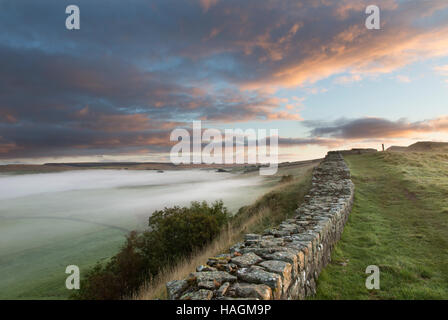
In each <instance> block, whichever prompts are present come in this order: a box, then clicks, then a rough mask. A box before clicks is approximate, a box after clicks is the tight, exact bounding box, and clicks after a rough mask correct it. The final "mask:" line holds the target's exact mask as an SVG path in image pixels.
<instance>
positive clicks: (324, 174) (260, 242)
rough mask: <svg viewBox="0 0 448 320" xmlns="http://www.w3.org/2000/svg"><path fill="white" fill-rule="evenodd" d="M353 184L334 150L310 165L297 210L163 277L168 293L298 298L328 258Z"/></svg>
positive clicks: (176, 296)
mask: <svg viewBox="0 0 448 320" xmlns="http://www.w3.org/2000/svg"><path fill="white" fill-rule="evenodd" d="M353 194H354V185H353V183H352V181H351V179H350V171H349V169H348V167H347V165H346V164H345V162H344V159H343V157H342V155H341V153H339V152H329V153H328V154H327V156H326V157H325V159H324V160H323V161H322V162H321V163H320V165H319V166H318V167H316V168H315V169H314V172H313V177H312V186H311V190H310V192H309V194H308V195H306V196H305V200H304V202H303V203H302V204H301V205H300V207H299V208H298V209H297V211H296V213H297V215H296V216H295V217H294V218H292V219H287V220H285V221H284V222H283V223H281V224H280V225H279V226H278V227H277V228H275V229H269V230H266V231H265V232H264V234H263V235H259V234H246V235H245V239H244V242H241V243H237V244H235V245H234V246H233V247H232V248H231V249H230V252H229V253H225V254H221V255H218V256H216V257H213V258H210V259H209V260H208V262H207V265H202V266H199V267H198V268H197V270H196V272H194V273H191V274H190V276H189V277H188V278H187V279H184V280H175V281H171V282H168V283H167V285H166V286H167V291H168V295H169V298H170V299H182V300H209V299H225V300H227V299H245V298H247V299H262V300H270V299H304V298H305V297H306V296H309V295H313V294H314V293H315V292H316V280H317V277H318V275H319V274H320V272H321V271H322V268H323V267H325V265H327V264H328V262H329V261H330V255H331V251H332V249H333V247H334V245H335V243H336V242H337V241H338V240H339V239H340V237H341V234H342V231H343V228H344V225H345V223H346V221H347V219H348V216H349V214H350V211H351V207H352V203H353Z"/></svg>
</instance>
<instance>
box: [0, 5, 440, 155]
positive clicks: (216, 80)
mask: <svg viewBox="0 0 448 320" xmlns="http://www.w3.org/2000/svg"><path fill="white" fill-rule="evenodd" d="M68 4H77V5H79V7H80V9H81V29H80V30H79V31H68V30H66V29H65V18H66V14H65V7H66V5H68ZM368 4H370V2H369V1H367V0H358V1H354V0H353V1H352V0H341V1H325V0H309V1H308V0H307V1H297V0H266V1H259V0H246V1H240V0H226V1H218V0H186V1H180V0H177V1H176V0H153V1H146V0H129V1H126V2H123V1H111V0H95V1H91V0H77V1H72V2H70V3H67V2H65V1H53V0H40V1H34V0H21V1H2V2H0V30H2V33H0V137H1V139H0V155H1V156H3V157H10V158H14V157H19V156H38V155H42V156H43V155H45V154H46V153H52V154H55V155H57V154H58V152H59V153H60V154H67V153H72V154H78V153H83V152H89V153H92V154H93V153H94V152H95V150H97V151H98V152H99V153H103V152H120V151H123V150H125V149H126V148H133V147H140V146H144V145H145V143H146V144H147V145H153V146H154V148H157V146H158V145H163V144H164V143H162V142H161V140H160V139H162V138H161V136H165V137H166V133H167V132H169V130H170V129H171V128H173V127H175V126H178V125H183V124H185V123H186V122H190V121H191V120H195V119H203V120H209V121H214V122H240V121H249V120H255V121H266V120H298V119H300V116H299V115H298V114H295V113H290V112H287V111H285V110H284V109H282V107H281V106H282V103H281V101H280V100H279V99H278V98H276V97H275V95H274V93H273V92H275V89H278V88H282V87H290V86H297V85H302V84H304V83H307V82H314V81H317V80H319V79H322V78H325V77H328V76H330V75H334V74H337V73H340V72H356V73H362V72H367V73H369V72H377V73H381V72H389V71H392V70H395V69H396V68H398V67H401V66H403V65H405V64H406V63H409V62H412V61H415V60H416V59H417V58H422V57H431V56H433V55H443V54H446V53H448V40H446V39H448V28H447V27H446V25H444V21H446V19H445V18H446V10H443V9H445V8H446V7H447V6H448V3H447V2H446V1H445V0H433V1H430V2H427V1H416V0H415V1H395V0H378V1H377V4H378V5H379V6H380V7H381V9H382V12H383V24H384V25H387V28H385V29H384V30H382V32H381V33H376V34H375V36H373V34H372V33H369V32H368V31H367V30H366V29H365V28H364V27H363V26H364V18H365V15H364V9H365V7H366V6H367V5H368ZM431 15H433V19H431V21H434V22H428V21H427V20H425V19H423V20H422V19H420V18H421V17H427V16H431ZM421 20H422V21H421ZM273 88H274V89H273ZM377 124H378V125H381V126H382V128H383V130H386V131H387V130H392V129H388V128H389V127H388V125H390V126H398V125H400V123H392V124H387V123H377ZM354 125H355V124H353V126H354ZM315 130H316V132H314V134H324V135H329V136H331V135H334V136H338V135H342V136H343V135H344V134H348V135H350V134H356V131H357V129H356V128H353V129H350V128H345V129H340V130H342V131H340V132H336V131H335V132H332V131H331V130H332V129H331V128H322V132H318V131H317V128H315ZM325 130H327V131H325ZM350 130H353V131H350ZM374 130H375V129H373V125H372V132H371V133H370V134H372V135H374V134H376V133H377V132H376V131H374ZM346 132H348V133H346ZM28 135H29V136H28ZM307 141H308V142H307ZM323 141H325V140H315V139H304V140H300V139H299V140H297V141H295V142H296V143H297V144H305V142H307V143H308V144H323ZM284 142H285V143H287V141H286V140H285V141H284ZM292 142H294V141H292V140H291V143H292ZM327 142H328V143H331V141H327Z"/></svg>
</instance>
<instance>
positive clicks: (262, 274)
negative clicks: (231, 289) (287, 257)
mask: <svg viewBox="0 0 448 320" xmlns="http://www.w3.org/2000/svg"><path fill="white" fill-rule="evenodd" d="M237 276H238V278H239V279H241V280H242V281H245V282H249V283H256V284H265V285H267V286H269V287H270V288H271V289H272V291H273V296H274V298H275V299H280V297H281V295H282V279H281V277H280V276H279V275H278V274H276V273H272V272H267V271H264V270H261V269H258V268H243V269H240V270H238V271H237Z"/></svg>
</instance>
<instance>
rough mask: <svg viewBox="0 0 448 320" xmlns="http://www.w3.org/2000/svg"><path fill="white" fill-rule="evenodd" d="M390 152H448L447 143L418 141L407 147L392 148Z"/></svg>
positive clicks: (389, 149)
mask: <svg viewBox="0 0 448 320" xmlns="http://www.w3.org/2000/svg"><path fill="white" fill-rule="evenodd" d="M387 151H392V152H448V142H432V141H419V142H416V143H414V144H411V145H410V146H408V147H399V146H392V147H390V148H388V149H387Z"/></svg>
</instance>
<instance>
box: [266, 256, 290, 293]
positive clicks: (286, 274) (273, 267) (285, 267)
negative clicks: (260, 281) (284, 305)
mask: <svg viewBox="0 0 448 320" xmlns="http://www.w3.org/2000/svg"><path fill="white" fill-rule="evenodd" d="M260 266H262V267H263V268H265V269H266V270H267V271H269V272H274V273H277V274H279V275H280V276H281V277H282V285H283V294H286V291H287V290H288V288H289V285H290V284H291V273H292V266H291V264H290V263H288V262H285V261H279V260H268V261H263V262H262V263H260Z"/></svg>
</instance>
